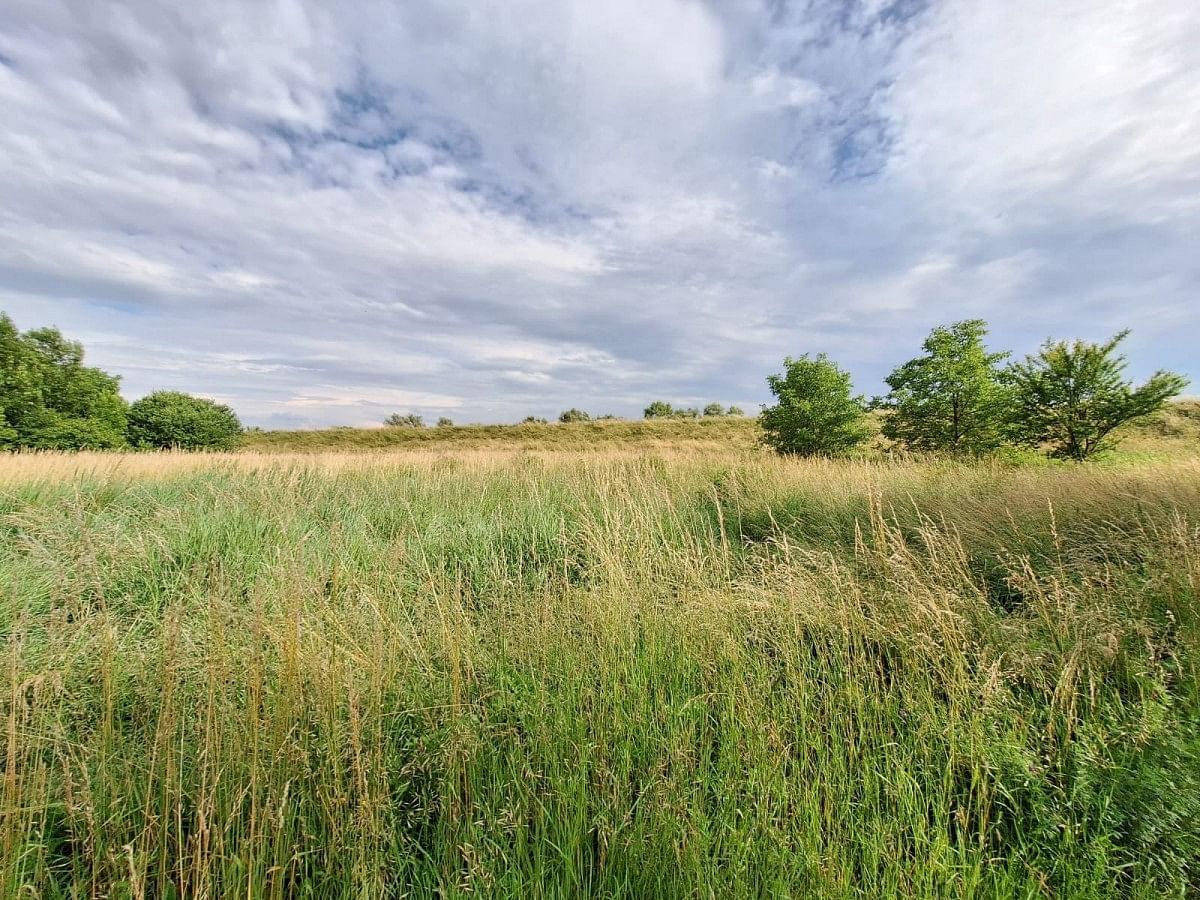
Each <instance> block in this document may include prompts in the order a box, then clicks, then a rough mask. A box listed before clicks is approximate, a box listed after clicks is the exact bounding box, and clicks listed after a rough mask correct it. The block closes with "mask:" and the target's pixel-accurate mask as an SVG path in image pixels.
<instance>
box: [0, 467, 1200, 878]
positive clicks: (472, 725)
mask: <svg viewBox="0 0 1200 900" xmlns="http://www.w3.org/2000/svg"><path fill="white" fill-rule="evenodd" d="M63 459H64V458H63V457H30V458H18V460H19V461H20V466H21V467H23V468H18V467H13V468H10V469H9V470H8V471H9V472H10V473H15V474H10V475H9V476H8V478H7V480H6V481H4V482H3V486H0V597H3V602H2V607H0V628H2V629H3V632H4V635H5V637H6V645H5V659H4V666H5V669H6V678H7V682H8V684H7V688H6V689H5V690H4V693H3V697H4V703H3V710H2V712H3V721H4V725H5V728H6V735H5V738H4V742H3V746H4V750H3V762H4V765H3V797H2V803H3V807H2V808H3V817H2V819H0V895H2V896H5V897H9V896H11V897H18V896H42V897H59V896H61V897H67V896H108V897H232V896H243V897H377V896H394V897H399V896H411V897H428V896H445V897H453V896H468V895H476V896H488V897H514V898H515V897H581V896H591V897H710V896H729V897H744V896H762V897H789V896H790V897H811V896H820V897H882V896H905V897H910V896H920V897H975V896H996V897H1034V896H1067V897H1118V896H1119V897H1126V896H1133V897H1147V898H1148V897H1161V896H1189V895H1192V894H1195V893H1196V892H1197V891H1200V668H1198V663H1200V654H1198V650H1200V606H1198V603H1197V586H1198V583H1200V463H1197V462H1195V461H1183V462H1173V463H1164V464H1158V465H1144V466H1139V467H1129V466H1111V467H1107V468H1105V467H1072V468H1065V467H1046V468H1038V469H1013V468H1002V467H998V466H989V465H979V466H959V465H951V464H884V463H871V462H848V463H826V462H807V463H806V462H786V461H778V460H773V459H765V458H759V457H754V456H747V455H741V454H734V453H730V454H726V455H724V456H719V457H716V458H712V457H706V456H699V455H691V454H683V453H679V454H673V455H671V454H668V455H666V456H663V455H648V456H635V455H630V454H616V453H614V454H610V455H608V456H604V455H592V456H589V457H586V458H584V457H575V456H571V455H569V454H559V455H557V456H554V455H551V456H543V457H535V456H529V455H524V456H523V455H513V454H499V453H493V454H488V453H476V454H464V455H462V456H460V457H458V458H454V457H448V456H441V457H439V456H435V455H432V454H424V455H420V454H412V455H410V456H408V457H388V456H370V455H368V456H362V455H359V456H354V455H349V454H347V455H344V456H340V457H339V456H329V457H318V456H313V457H310V458H309V457H295V458H287V457H279V458H276V459H274V460H273V461H272V460H271V459H267V458H265V457H255V456H253V455H240V456H234V457H216V458H212V459H206V458H204V457H171V456H165V457H152V456H141V457H120V458H117V459H118V460H120V462H119V463H114V464H113V465H112V466H109V467H106V466H103V465H100V464H99V463H97V459H99V458H97V457H93V458H91V460H92V462H91V464H80V465H74V464H72V465H73V468H71V469H69V470H68V469H67V468H65V464H64V463H63ZM180 460H182V462H179V461H180ZM39 465H41V466H44V467H45V468H44V469H42V470H40V474H39V469H38V466H39ZM127 465H133V466H134V468H128V467H126V466H127ZM155 466H158V468H157V469H156V468H155ZM152 474H156V475H157V476H158V477H153V478H151V477H147V476H148V475H152Z"/></svg>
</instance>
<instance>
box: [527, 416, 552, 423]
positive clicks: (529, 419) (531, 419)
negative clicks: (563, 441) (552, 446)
mask: <svg viewBox="0 0 1200 900" xmlns="http://www.w3.org/2000/svg"><path fill="white" fill-rule="evenodd" d="M549 421H550V420H549V419H542V418H539V417H537V416H526V417H525V418H524V419H522V420H521V424H522V425H548V424H549Z"/></svg>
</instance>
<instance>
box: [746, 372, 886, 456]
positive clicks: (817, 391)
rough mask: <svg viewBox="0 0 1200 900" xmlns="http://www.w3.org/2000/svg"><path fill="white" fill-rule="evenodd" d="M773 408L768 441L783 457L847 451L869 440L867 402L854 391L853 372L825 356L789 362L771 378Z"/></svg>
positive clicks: (766, 423)
mask: <svg viewBox="0 0 1200 900" xmlns="http://www.w3.org/2000/svg"><path fill="white" fill-rule="evenodd" d="M767 385H768V386H769V387H770V388H771V393H772V394H774V395H775V397H776V399H777V402H776V404H775V405H774V406H764V407H763V411H762V416H761V418H760V420H759V421H760V423H761V425H762V429H763V435H764V437H763V439H764V441H765V442H766V443H767V444H768V445H769V446H771V447H773V448H774V449H775V450H776V451H777V452H779V453H798V454H802V455H805V456H817V455H833V454H838V453H845V452H846V451H848V450H852V449H853V448H854V447H857V446H858V445H859V444H861V443H862V442H863V441H865V440H866V439H867V438H868V437H869V436H870V428H869V427H868V426H867V422H866V415H865V413H864V411H863V398H862V397H857V396H854V395H853V394H852V393H851V385H850V373H849V372H846V371H844V370H842V369H841V368H840V367H838V365H837V364H836V363H834V362H833V361H832V360H830V359H829V358H828V357H827V356H825V354H824V353H822V354H820V355H818V356H816V357H815V358H814V357H810V356H809V355H808V354H805V355H804V356H801V357H800V358H799V359H792V358H791V357H788V358H787V359H785V360H784V372H783V374H782V375H770V376H768V377H767Z"/></svg>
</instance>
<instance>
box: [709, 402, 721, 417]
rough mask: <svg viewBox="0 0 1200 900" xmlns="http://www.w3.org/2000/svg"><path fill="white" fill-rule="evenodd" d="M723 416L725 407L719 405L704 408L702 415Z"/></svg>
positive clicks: (713, 404) (712, 404) (711, 404)
mask: <svg viewBox="0 0 1200 900" xmlns="http://www.w3.org/2000/svg"><path fill="white" fill-rule="evenodd" d="M725 414H726V413H725V407H724V406H723V405H721V404H720V403H710V404H708V406H706V407H704V415H706V416H723V415H725Z"/></svg>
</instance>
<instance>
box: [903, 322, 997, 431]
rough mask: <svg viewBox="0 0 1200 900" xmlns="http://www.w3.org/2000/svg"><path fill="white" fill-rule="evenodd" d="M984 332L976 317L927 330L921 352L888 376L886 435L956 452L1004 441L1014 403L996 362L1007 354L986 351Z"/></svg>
mask: <svg viewBox="0 0 1200 900" xmlns="http://www.w3.org/2000/svg"><path fill="white" fill-rule="evenodd" d="M986 334H987V325H986V323H984V322H983V321H982V320H980V319H970V320H967V321H965V322H956V323H955V324H953V325H950V326H949V327H944V328H935V329H934V330H933V331H932V332H930V334H929V337H927V338H926V339H925V343H924V344H923V345H922V346H923V347H924V349H925V355H924V356H919V357H917V358H916V359H912V360H909V361H908V362H906V363H905V364H904V365H902V366H900V367H899V368H898V369H896V370H895V371H894V372H892V374H891V375H889V376H888V377H887V383H888V386H889V387H890V388H891V389H892V390H891V392H890V393H889V394H888V396H887V397H886V398H885V399H884V400H883V401H882V403H881V405H882V406H884V407H885V408H888V409H890V410H891V414H890V415H889V416H888V417H887V419H886V420H885V422H884V425H883V433H884V435H885V436H886V437H889V438H891V439H892V440H895V441H898V442H899V443H901V444H903V445H904V446H905V447H908V448H909V449H912V450H935V451H943V452H949V453H956V454H958V453H967V454H978V453H985V452H987V451H990V450H995V449H996V448H997V447H999V446H1000V445H1001V444H1002V443H1003V442H1004V438H1005V429H1006V425H1007V423H1008V422H1009V420H1010V418H1011V408H1012V403H1011V393H1010V391H1009V390H1008V389H1007V388H1006V387H1005V385H1004V383H1003V379H1002V375H1001V371H1000V369H999V364H1000V363H1001V362H1003V361H1004V359H1005V358H1006V357H1007V356H1008V354H1007V353H989V352H988V351H987V349H986V348H985V347H984V345H983V338H984V336H985V335H986Z"/></svg>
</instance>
